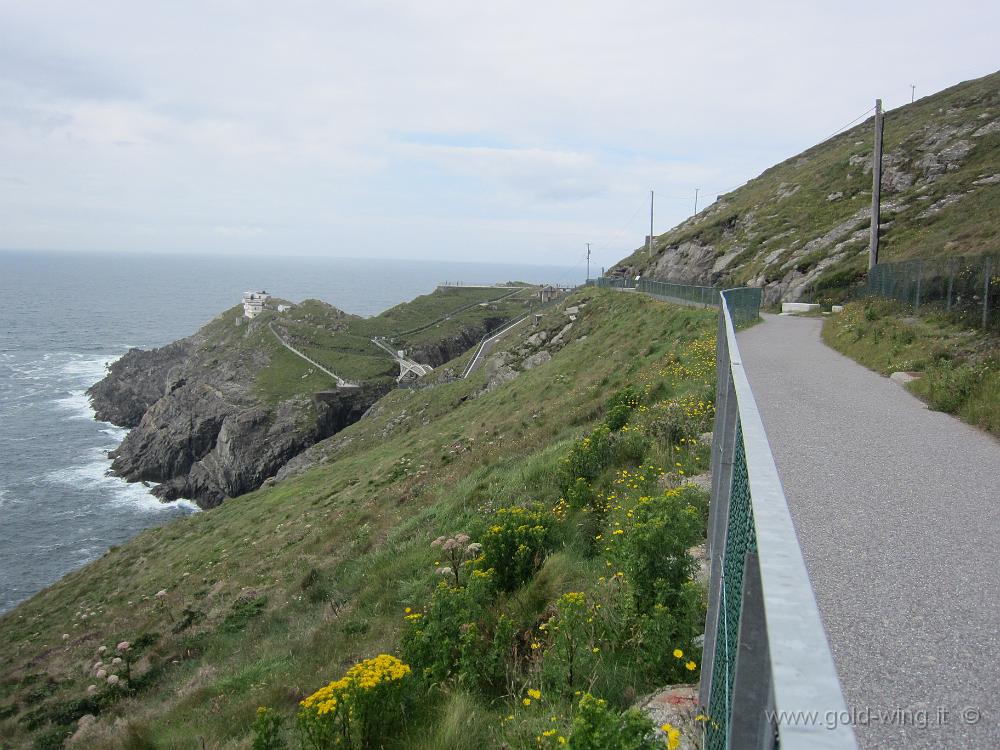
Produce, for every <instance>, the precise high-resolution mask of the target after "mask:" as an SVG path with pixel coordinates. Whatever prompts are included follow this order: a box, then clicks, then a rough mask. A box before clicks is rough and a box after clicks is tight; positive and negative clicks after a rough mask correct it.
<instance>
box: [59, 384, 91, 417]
mask: <svg viewBox="0 0 1000 750" xmlns="http://www.w3.org/2000/svg"><path fill="white" fill-rule="evenodd" d="M52 403H54V404H55V405H56V407H57V408H58V409H62V410H63V411H68V412H71V415H70V419H87V420H91V419H93V418H94V407H92V406H91V405H90V398H89V397H88V396H87V392H86V391H85V390H82V389H81V390H75V391H70V392H69V395H68V396H63V397H62V398H56V399H53V400H52Z"/></svg>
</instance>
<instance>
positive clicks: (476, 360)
mask: <svg viewBox="0 0 1000 750" xmlns="http://www.w3.org/2000/svg"><path fill="white" fill-rule="evenodd" d="M528 317H529V315H525V316H524V317H523V318H519V319H518V320H515V321H514V322H513V323H511V324H510V325H508V326H506V327H505V328H503V329H502V330H501V331H500V332H499V333H495V334H493V335H492V336H490V337H489V338H488V339H483V340H482V341H481V342H480V344H479V347H478V348H477V349H476V353H475V354H473V355H472V361H471V362H469V365H468V367H466V368H465V372H463V373H462V377H463V378H467V377H469V376H470V375H471V374H472V373H474V372H475V371H476V370H478V369H479V368H480V367H482V365H483V362H485V361H486V358H487V357H488V356H489V355H490V353H491V352H492V351H493V350H494V349H495V348H496V345H497V343H498V342H499V341H500V339H501V338H503V337H504V336H506V335H507V333H509V332H510V331H512V330H513V329H515V328H517V327H518V326H519V325H521V324H522V323H523V322H524V321H526V320H527V319H528Z"/></svg>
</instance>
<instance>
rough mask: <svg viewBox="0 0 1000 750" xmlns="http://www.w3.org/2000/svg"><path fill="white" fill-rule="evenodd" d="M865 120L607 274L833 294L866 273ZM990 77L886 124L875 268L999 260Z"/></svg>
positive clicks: (999, 86) (998, 130)
mask: <svg viewBox="0 0 1000 750" xmlns="http://www.w3.org/2000/svg"><path fill="white" fill-rule="evenodd" d="M872 143H873V124H872V120H871V118H869V119H868V120H866V121H865V122H863V123H862V124H860V125H858V126H856V127H854V128H852V129H850V130H847V131H846V132H844V133H841V134H839V135H837V136H835V137H833V138H830V139H828V140H826V141H824V142H822V143H820V144H819V145H817V146H814V147H813V148H811V149H809V150H808V151H805V152H803V153H801V154H799V155H798V156H795V157H792V158H791V159H789V160H787V161H785V162H783V163H781V164H778V165H777V166H774V167H772V168H771V169H768V170H767V171H766V172H764V173H763V174H761V175H760V176H759V177H756V178H755V179H753V180H750V181H749V182H748V183H747V184H746V185H744V186H743V187H740V188H738V189H736V190H733V191H732V192H730V193H727V194H725V195H720V196H719V197H718V199H717V200H716V201H715V202H714V203H712V204H711V205H710V206H708V207H706V208H705V209H704V210H703V211H701V212H700V213H698V214H697V215H696V216H694V217H692V218H691V219H689V220H687V221H685V222H683V223H682V224H680V225H678V226H677V227H675V228H674V229H672V230H670V231H669V232H666V233H665V234H663V235H660V236H659V237H656V238H655V240H654V243H653V255H652V257H650V256H649V254H648V252H647V251H646V249H644V248H642V249H639V250H636V252H635V253H633V254H632V255H631V256H630V257H628V258H626V259H625V260H623V261H621V262H620V263H618V264H617V265H616V266H615V267H614V268H612V269H611V270H610V272H609V274H610V275H623V276H633V277H634V276H635V275H638V274H641V275H644V276H647V277H652V278H656V279H659V280H661V281H674V282H686V283H704V284H749V285H751V286H759V287H763V288H764V291H765V295H764V296H765V302H766V303H767V304H774V303H776V302H778V301H780V300H782V299H784V300H796V299H800V298H804V297H817V298H820V297H824V296H836V295H837V294H838V293H840V294H842V293H843V290H844V289H845V288H848V287H849V286H850V285H851V284H852V283H853V282H854V281H856V280H857V279H858V278H860V277H861V276H862V275H863V274H864V272H865V271H866V269H867V258H868V256H867V252H868V236H869V221H870V215H871V189H872V174H871V170H872ZM998 215H1000V73H995V74H993V75H990V76H987V77H985V78H981V79H978V80H975V81H969V82H966V83H963V84H959V85H958V86H954V87H952V88H950V89H947V90H945V91H942V92H940V93H938V94H935V95H933V96H928V97H926V98H924V99H921V100H919V101H917V102H915V103H914V104H909V105H906V106H904V107H900V108H899V109H895V110H891V111H889V112H887V113H886V116H885V134H884V155H883V175H882V218H881V224H880V230H881V252H880V260H882V261H892V260H902V259H905V258H908V257H928V256H934V255H943V254H952V255H975V254H979V253H983V252H996V251H998V250H1000V236H998V233H997V216H998Z"/></svg>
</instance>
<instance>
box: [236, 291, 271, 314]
mask: <svg viewBox="0 0 1000 750" xmlns="http://www.w3.org/2000/svg"><path fill="white" fill-rule="evenodd" d="M269 299H271V295H270V294H268V293H267V292H265V291H259V292H244V293H243V314H244V315H246V316H247V317H248V318H255V317H257V316H258V315H260V314H261V313H262V312H264V305H265V303H266V302H267V301H268V300H269Z"/></svg>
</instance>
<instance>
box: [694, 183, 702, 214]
mask: <svg viewBox="0 0 1000 750" xmlns="http://www.w3.org/2000/svg"><path fill="white" fill-rule="evenodd" d="M700 189H701V188H695V189H694V212H695V214H697V213H698V191H699V190H700Z"/></svg>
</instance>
